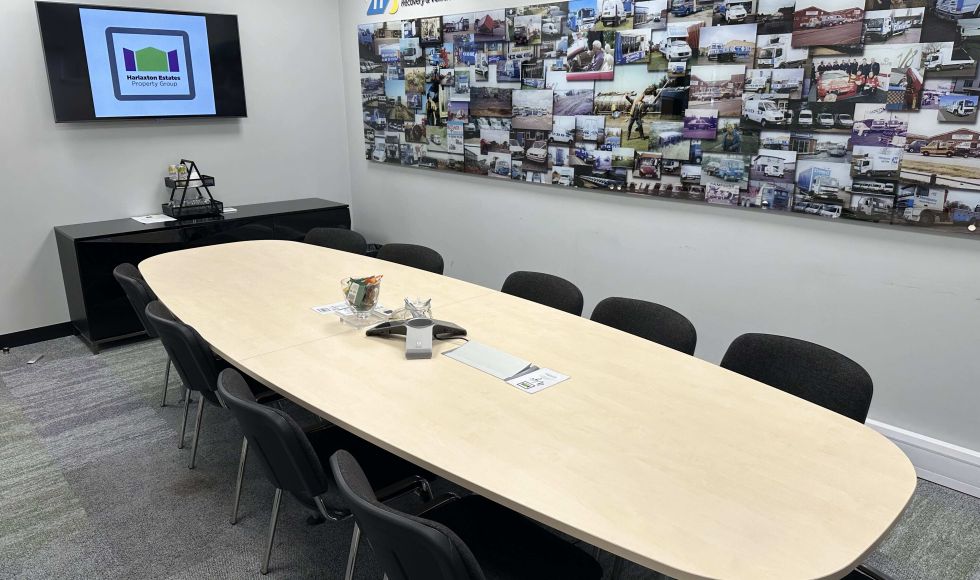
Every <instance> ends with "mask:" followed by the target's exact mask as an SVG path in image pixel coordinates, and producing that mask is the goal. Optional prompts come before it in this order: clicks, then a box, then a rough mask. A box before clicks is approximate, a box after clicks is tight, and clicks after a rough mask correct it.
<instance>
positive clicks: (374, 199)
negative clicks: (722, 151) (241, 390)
mask: <svg viewBox="0 0 980 580" xmlns="http://www.w3.org/2000/svg"><path fill="white" fill-rule="evenodd" d="M508 4H513V3H508V2H506V1H504V2H500V1H499V0H494V1H491V2H487V1H482V0H481V1H476V2H475V1H470V0H450V1H449V2H446V3H443V4H432V5H429V6H426V7H422V8H409V7H405V6H402V8H401V11H400V12H399V16H402V17H418V16H426V15H432V14H438V13H443V12H446V11H453V12H464V11H467V10H475V9H478V8H479V7H481V6H482V7H487V6H498V7H504V6H507V5H508ZM366 7H367V1H366V0H365V1H351V2H344V4H343V6H342V9H341V27H340V30H341V34H342V41H343V56H344V73H345V79H346V83H345V85H346V90H347V106H348V121H349V137H350V147H349V150H350V155H351V163H350V165H351V185H352V188H353V191H352V196H353V204H354V209H355V211H354V214H353V216H354V227H355V228H356V229H358V230H359V231H362V232H363V233H365V234H366V235H367V236H368V237H369V239H371V240H372V241H379V242H388V241H404V242H416V243H421V244H425V245H429V246H431V247H433V248H436V249H438V250H439V251H440V252H441V253H442V254H443V255H444V256H445V258H446V261H447V265H448V267H447V273H448V274H450V275H452V276H454V277H458V278H462V279H466V280H470V281H473V282H477V283H481V284H485V285H488V286H491V287H499V285H500V284H501V283H502V282H503V280H504V278H505V277H506V275H507V274H508V273H510V272H511V271H513V270H518V269H529V270H540V271H545V272H551V273H554V274H558V275H560V276H564V277H566V278H568V279H570V280H572V281H573V282H575V283H576V284H577V285H579V287H580V288H582V291H583V292H584V293H585V296H586V302H587V304H586V315H588V313H589V312H590V311H591V308H592V307H593V306H594V304H595V303H596V302H598V301H599V300H601V299H602V298H604V297H607V296H612V295H619V296H631V297H636V298H644V299H648V300H653V301H656V302H660V303H662V304H665V305H668V306H671V307H673V308H675V309H677V310H679V311H680V312H682V313H684V314H685V315H687V316H688V317H689V318H690V319H691V320H692V321H693V322H694V324H695V326H696V327H697V328H698V332H699V335H700V336H699V344H698V350H697V356H699V357H702V358H704V359H706V360H709V361H714V362H717V361H719V360H720V359H721V356H722V354H723V353H724V350H725V348H726V347H727V346H728V344H729V342H730V341H731V340H732V339H733V338H735V337H736V336H737V335H739V334H741V333H744V332H753V331H757V332H771V333H777V334H786V335H790V336H795V337H799V338H803V339H807V340H812V341H815V342H818V343H821V344H824V345H826V346H828V347H830V348H833V349H836V350H839V351H840V352H843V353H845V354H847V355H849V356H851V357H852V358H854V359H855V360H857V361H858V362H859V363H860V364H862V365H863V366H865V367H866V368H867V369H868V371H869V372H870V373H871V375H872V376H873V377H874V380H875V397H874V404H873V406H872V409H871V417H872V418H873V419H876V420H878V421H882V422H884V423H887V424H891V425H895V426H899V427H901V428H904V429H906V430H909V431H912V432H916V433H920V434H924V435H929V436H931V437H934V438H936V439H939V440H942V441H945V442H948V443H953V444H957V445H961V446H963V447H966V448H969V449H980V421H978V419H977V410H978V409H980V388H978V378H977V377H978V368H980V367H978V365H977V362H976V360H977V357H978V355H980V339H978V332H980V260H978V255H980V239H977V240H962V239H947V238H944V237H937V236H931V235H924V234H916V233H913V232H910V231H908V230H907V229H906V228H900V227H896V228H894V229H889V230H883V229H877V228H871V227H864V226H861V225H858V224H848V223H831V222H828V221H814V220H807V219H803V218H799V217H794V216H774V215H767V214H763V213H759V212H745V211H735V210H731V209H726V208H715V207H709V206H706V205H701V204H686V203H679V202H670V201H666V200H656V199H640V198H634V197H623V196H612V195H603V194H599V193H590V192H587V191H584V190H568V189H558V188H550V187H540V186H531V185H526V184H518V183H512V182H503V183H502V182H500V181H497V180H492V179H488V178H480V177H473V176H464V175H452V174H446V173H430V172H426V171H423V170H420V169H408V168H406V169H402V168H400V167H391V166H381V165H379V164H374V163H371V164H369V163H368V162H367V161H365V160H364V159H363V156H362V152H363V149H364V146H363V136H362V135H363V133H362V127H361V121H360V115H359V111H360V96H359V83H358V74H359V73H358V66H357V63H358V58H357V40H356V30H355V28H356V25H357V24H359V23H362V22H367V21H370V19H369V18H367V17H366ZM435 308H436V309H438V305H435ZM651 372H656V369H651ZM760 420H765V418H764V417H760ZM978 465H980V464H978Z"/></svg>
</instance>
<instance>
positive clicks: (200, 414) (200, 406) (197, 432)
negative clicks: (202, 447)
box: [187, 395, 204, 469]
mask: <svg viewBox="0 0 980 580" xmlns="http://www.w3.org/2000/svg"><path fill="white" fill-rule="evenodd" d="M203 418H204V395H201V398H199V399H198V400H197V418H196V419H194V442H193V443H192V444H191V462H190V464H188V466H187V468H188V469H194V461H195V460H196V459H197V440H198V439H200V437H201V419H203Z"/></svg>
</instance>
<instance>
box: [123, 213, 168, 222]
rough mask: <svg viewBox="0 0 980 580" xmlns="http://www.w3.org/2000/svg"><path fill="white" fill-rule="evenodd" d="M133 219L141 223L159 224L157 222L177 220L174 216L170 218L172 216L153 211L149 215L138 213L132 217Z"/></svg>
mask: <svg viewBox="0 0 980 580" xmlns="http://www.w3.org/2000/svg"><path fill="white" fill-rule="evenodd" d="M133 219H134V220H136V221H138V222H139V223H141V224H159V223H163V222H175V221H177V220H175V219H174V218H172V217H170V216H168V215H163V214H162V213H154V214H150V215H138V216H135V217H133Z"/></svg>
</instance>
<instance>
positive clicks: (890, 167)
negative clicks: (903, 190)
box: [851, 149, 902, 177]
mask: <svg viewBox="0 0 980 580" xmlns="http://www.w3.org/2000/svg"><path fill="white" fill-rule="evenodd" d="M901 159H902V155H901V153H900V150H898V149H896V150H894V151H892V150H890V149H884V150H880V151H873V152H870V153H865V154H864V155H860V154H857V155H854V156H853V157H852V158H851V171H852V172H853V174H854V175H856V176H861V177H895V176H897V175H898V164H899V161H901Z"/></svg>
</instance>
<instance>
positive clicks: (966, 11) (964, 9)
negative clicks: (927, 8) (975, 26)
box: [936, 0, 980, 20]
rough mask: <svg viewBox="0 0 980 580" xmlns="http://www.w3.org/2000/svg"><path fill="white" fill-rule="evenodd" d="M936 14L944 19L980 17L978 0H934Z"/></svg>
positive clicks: (979, 1) (979, 2) (979, 0)
mask: <svg viewBox="0 0 980 580" xmlns="http://www.w3.org/2000/svg"><path fill="white" fill-rule="evenodd" d="M936 16H938V17H940V18H942V19H944V20H959V19H960V18H977V17H980V0H936Z"/></svg>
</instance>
